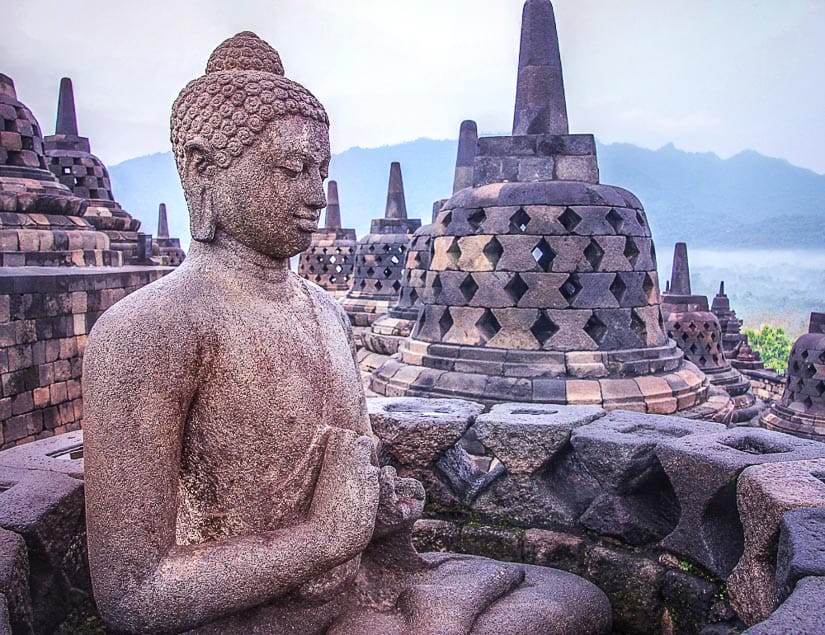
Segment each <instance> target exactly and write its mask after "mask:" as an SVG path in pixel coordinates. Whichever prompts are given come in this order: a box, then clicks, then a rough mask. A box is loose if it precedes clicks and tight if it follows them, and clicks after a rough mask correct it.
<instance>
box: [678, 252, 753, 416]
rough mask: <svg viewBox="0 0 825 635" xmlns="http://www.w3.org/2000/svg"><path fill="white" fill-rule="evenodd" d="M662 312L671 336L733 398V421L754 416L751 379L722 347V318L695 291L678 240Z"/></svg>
mask: <svg viewBox="0 0 825 635" xmlns="http://www.w3.org/2000/svg"><path fill="white" fill-rule="evenodd" d="M662 312H663V314H664V318H665V328H666V329H667V334H668V337H670V338H672V339H673V340H674V341H675V342H676V344H678V345H679V348H681V349H682V351H683V352H684V354H685V359H687V360H688V361H690V362H693V363H694V364H695V365H696V366H698V367H699V369H700V370H701V371H702V372H703V373H705V375H707V377H708V379H710V382H711V383H712V384H713V385H714V386H718V387H719V388H723V389H724V390H725V391H726V392H727V393H728V394H729V395H730V396H731V398H732V399H733V404H734V413H733V416H732V419H731V420H732V422H733V423H741V422H744V421H749V420H750V419H753V418H754V417H755V416H756V415H757V414H758V410H757V406H756V397H754V395H753V393H752V392H751V386H750V381H749V380H748V378H747V377H745V376H744V375H742V373H740V372H739V371H738V370H736V369H735V368H733V366H732V365H731V363H730V361H729V360H728V359H727V357H726V355H725V351H724V348H723V341H724V335H723V332H722V327H721V326H720V323H719V320H718V319H717V317H716V315H714V314H713V313H712V312H711V311H710V310H709V308H708V299H707V296H704V295H693V293H692V290H691V282H690V263H689V261H688V253H687V245H686V244H685V243H676V247H675V248H674V253H673V270H672V274H671V278H670V287H669V289H668V292H667V293H665V294H664V295H663V296H662Z"/></svg>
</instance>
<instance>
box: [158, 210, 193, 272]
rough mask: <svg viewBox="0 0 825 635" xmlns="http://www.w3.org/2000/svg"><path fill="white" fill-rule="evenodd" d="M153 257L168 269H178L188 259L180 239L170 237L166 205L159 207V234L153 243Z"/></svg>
mask: <svg viewBox="0 0 825 635" xmlns="http://www.w3.org/2000/svg"><path fill="white" fill-rule="evenodd" d="M152 256H153V258H154V259H155V260H157V261H158V264H161V265H163V266H168V267H177V266H178V265H179V264H180V263H182V262H183V259H184V258H186V252H185V251H183V249H182V248H181V246H180V239H178V238H171V237H170V236H169V217H168V216H167V214H166V203H161V204H160V205H158V232H157V235H156V236H155V239H154V240H153V241H152Z"/></svg>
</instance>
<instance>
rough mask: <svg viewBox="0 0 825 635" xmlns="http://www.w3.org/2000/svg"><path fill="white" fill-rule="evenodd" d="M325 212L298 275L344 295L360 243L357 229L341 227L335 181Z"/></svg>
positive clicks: (349, 281) (341, 295)
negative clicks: (321, 223)
mask: <svg viewBox="0 0 825 635" xmlns="http://www.w3.org/2000/svg"><path fill="white" fill-rule="evenodd" d="M325 214H326V216H325V218H324V228H323V229H319V230H318V231H317V232H313V234H312V244H311V245H310V246H309V249H307V250H306V251H305V252H303V253H302V254H301V256H300V258H299V260H298V275H300V276H301V277H302V278H306V279H307V280H311V281H312V282H314V283H315V284H317V285H319V286H320V287H321V288H322V289H325V290H326V291H328V292H329V293H331V294H332V295H333V296H335V297H336V298H342V297H344V296H345V295H346V294H347V291H349V290H350V288H351V287H352V274H353V267H354V263H355V248H356V245H357V242H356V237H355V230H354V229H342V228H341V205H340V203H339V201H338V183H337V182H336V181H330V182H329V183H328V184H327V209H326V212H325Z"/></svg>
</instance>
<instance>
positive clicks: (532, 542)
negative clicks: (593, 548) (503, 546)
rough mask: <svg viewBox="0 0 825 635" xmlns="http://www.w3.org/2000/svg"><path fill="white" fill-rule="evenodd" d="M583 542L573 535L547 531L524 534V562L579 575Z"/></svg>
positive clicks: (532, 530) (541, 530) (582, 556)
mask: <svg viewBox="0 0 825 635" xmlns="http://www.w3.org/2000/svg"><path fill="white" fill-rule="evenodd" d="M584 546H585V544H584V540H583V539H582V538H580V537H579V536H576V535H573V534H565V533H561V532H558V531H550V530H547V529H528V530H527V531H525V532H524V541H523V545H522V551H523V554H524V562H528V563H530V564H536V565H541V566H544V567H554V568H559V569H562V570H564V571H570V572H571V573H580V570H581V568H582V564H583V558H584Z"/></svg>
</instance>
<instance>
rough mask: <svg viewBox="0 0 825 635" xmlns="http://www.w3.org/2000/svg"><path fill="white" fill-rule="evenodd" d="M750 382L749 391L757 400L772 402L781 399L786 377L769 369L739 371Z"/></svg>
mask: <svg viewBox="0 0 825 635" xmlns="http://www.w3.org/2000/svg"><path fill="white" fill-rule="evenodd" d="M740 372H741V373H742V374H743V375H744V376H745V377H747V378H748V379H749V380H750V382H751V390H752V391H753V394H754V396H755V397H756V398H757V399H761V400H762V401H767V402H774V401H779V400H780V399H782V393H784V392H785V383H786V381H787V377H786V376H785V375H780V374H779V373H777V372H776V371H775V370H771V369H769V368H763V369H757V370H742V371H740Z"/></svg>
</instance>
